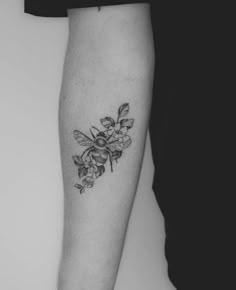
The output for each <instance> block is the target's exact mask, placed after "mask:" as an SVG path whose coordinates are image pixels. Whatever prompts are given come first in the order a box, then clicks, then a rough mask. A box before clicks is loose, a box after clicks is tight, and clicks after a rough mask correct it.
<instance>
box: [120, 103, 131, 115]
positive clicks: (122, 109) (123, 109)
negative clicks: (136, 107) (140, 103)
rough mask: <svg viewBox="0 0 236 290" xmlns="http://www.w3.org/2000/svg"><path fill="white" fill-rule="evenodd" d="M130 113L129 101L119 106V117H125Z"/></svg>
mask: <svg viewBox="0 0 236 290" xmlns="http://www.w3.org/2000/svg"><path fill="white" fill-rule="evenodd" d="M128 113H129V104H128V103H125V104H123V105H121V106H120V107H119V110H118V117H119V118H120V117H124V116H125V115H127V114H128Z"/></svg>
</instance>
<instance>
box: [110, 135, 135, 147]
mask: <svg viewBox="0 0 236 290" xmlns="http://www.w3.org/2000/svg"><path fill="white" fill-rule="evenodd" d="M131 142H132V141H131V138H130V137H129V136H128V135H126V136H124V137H120V138H119V139H117V140H114V141H111V142H110V143H109V144H108V147H109V148H110V149H111V151H115V150H118V151H122V150H124V149H126V148H128V147H129V146H130V144H131Z"/></svg>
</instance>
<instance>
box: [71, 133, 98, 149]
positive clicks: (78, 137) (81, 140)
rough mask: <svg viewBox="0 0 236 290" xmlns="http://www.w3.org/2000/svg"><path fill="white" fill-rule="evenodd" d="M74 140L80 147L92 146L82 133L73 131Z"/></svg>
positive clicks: (91, 141)
mask: <svg viewBox="0 0 236 290" xmlns="http://www.w3.org/2000/svg"><path fill="white" fill-rule="evenodd" d="M73 134H74V138H75V140H76V141H77V142H78V143H79V144H80V145H81V146H92V145H93V144H94V142H93V140H92V139H90V138H89V137H88V136H86V135H85V134H84V133H82V132H80V131H79V130H74V132H73Z"/></svg>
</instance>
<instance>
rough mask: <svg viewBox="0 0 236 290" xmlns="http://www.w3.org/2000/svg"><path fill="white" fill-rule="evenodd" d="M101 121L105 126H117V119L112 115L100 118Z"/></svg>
mask: <svg viewBox="0 0 236 290" xmlns="http://www.w3.org/2000/svg"><path fill="white" fill-rule="evenodd" d="M100 121H101V123H102V125H103V126H104V127H105V128H109V127H111V126H112V127H115V121H114V120H113V119H112V118H111V117H105V118H103V119H100Z"/></svg>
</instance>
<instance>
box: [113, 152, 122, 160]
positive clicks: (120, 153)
mask: <svg viewBox="0 0 236 290" xmlns="http://www.w3.org/2000/svg"><path fill="white" fill-rule="evenodd" d="M121 155H122V151H119V150H115V151H113V152H112V159H113V160H117V159H118V158H120V157H121Z"/></svg>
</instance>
